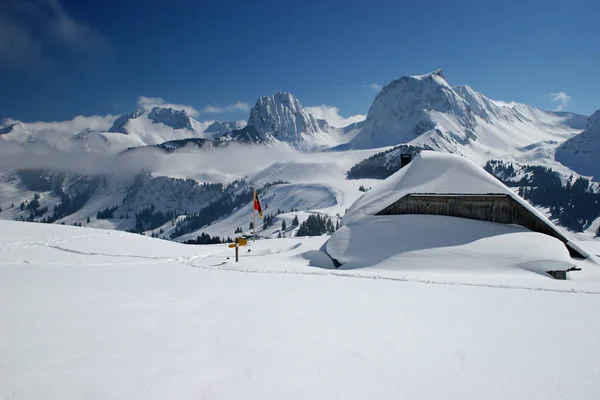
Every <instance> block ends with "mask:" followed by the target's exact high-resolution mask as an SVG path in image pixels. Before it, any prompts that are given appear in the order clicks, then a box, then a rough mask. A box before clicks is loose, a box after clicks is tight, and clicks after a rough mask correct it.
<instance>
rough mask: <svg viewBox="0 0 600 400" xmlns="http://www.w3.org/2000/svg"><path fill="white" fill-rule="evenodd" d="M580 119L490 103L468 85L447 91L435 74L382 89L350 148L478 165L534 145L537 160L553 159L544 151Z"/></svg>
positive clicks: (440, 75)
mask: <svg viewBox="0 0 600 400" xmlns="http://www.w3.org/2000/svg"><path fill="white" fill-rule="evenodd" d="M582 118H585V117H583V116H580V115H577V114H571V113H563V114H560V113H553V112H546V111H542V110H538V109H536V108H534V107H531V106H528V105H525V104H518V103H505V102H500V101H494V100H491V99H489V98H487V97H486V96H484V95H483V94H481V93H479V92H476V91H475V90H473V89H472V88H470V87H469V86H454V87H453V86H450V85H449V84H448V82H447V81H446V77H445V75H444V73H443V72H442V71H441V70H437V71H434V72H432V73H430V74H426V75H420V76H404V77H402V78H399V79H396V80H394V81H392V82H390V83H389V84H387V85H385V87H384V88H383V89H382V90H381V91H380V92H379V93H378V94H377V96H376V97H375V100H374V101H373V104H372V105H371V107H370V108H369V112H368V114H367V119H366V120H365V122H364V125H363V126H362V128H361V129H360V130H359V132H358V133H357V134H356V136H355V137H354V139H353V140H352V141H350V143H349V144H348V147H351V148H376V147H383V146H391V145H396V144H399V143H409V144H413V145H421V146H427V147H430V148H432V149H436V150H440V151H444V152H451V153H459V154H464V155H467V156H468V157H469V158H471V159H473V160H475V161H478V162H482V161H483V160H484V159H486V158H488V159H489V158H491V157H503V156H507V155H508V156H510V157H511V158H513V157H517V158H518V157H519V156H520V155H521V154H522V153H531V151H532V148H530V147H528V146H532V145H534V144H538V146H534V148H535V151H537V152H538V153H540V154H538V156H540V157H546V158H551V157H552V154H551V153H552V151H547V150H551V149H552V148H555V147H556V146H557V145H558V143H560V142H562V141H565V140H566V139H568V138H570V137H572V136H574V135H575V134H577V133H579V130H578V129H577V126H580V124H581V119H582ZM540 148H541V150H540ZM542 150H543V151H542ZM545 151H547V154H541V153H544V152H545Z"/></svg>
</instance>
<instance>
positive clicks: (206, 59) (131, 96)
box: [0, 0, 600, 121]
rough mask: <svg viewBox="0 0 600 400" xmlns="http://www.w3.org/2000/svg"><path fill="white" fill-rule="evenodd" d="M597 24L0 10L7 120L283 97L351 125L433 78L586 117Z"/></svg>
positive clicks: (72, 2) (183, 7) (443, 7)
mask: <svg viewBox="0 0 600 400" xmlns="http://www.w3.org/2000/svg"><path fill="white" fill-rule="evenodd" d="M599 14H600V2H598V1H597V0H583V1H576V0H574V1H568V2H567V1H560V2H559V1H556V2H555V1H552V0H546V1H523V0H521V1H512V0H508V1H501V2H499V1H494V2H488V1H462V2H461V1H452V2H449V1H419V2H417V1H412V2H404V1H374V0H373V1H368V2H366V1H360V2H359V1H328V0H318V1H312V0H304V1H250V0H248V1H242V0H239V1H228V0H221V1H215V2H207V1H192V0H187V1H177V0H172V1H168V0H150V1H148V2H142V1H129V2H127V1H125V0H104V1H95V0H89V1H81V0H0V119H3V118H8V117H10V118H15V119H19V120H23V121H33V120H64V119H71V118H73V117H74V116H75V115H80V114H81V115H92V114H100V115H104V114H117V113H122V112H127V111H130V110H132V109H134V108H135V107H136V106H137V104H138V103H139V102H140V101H141V102H142V103H143V102H146V103H151V102H160V101H164V102H168V103H173V104H185V105H187V106H189V107H190V109H191V110H194V111H196V112H197V115H198V119H200V120H207V119H222V120H229V119H246V118H247V115H248V107H250V106H252V105H253V103H254V102H255V101H256V99H257V98H258V97H259V96H261V95H269V94H273V93H274V92H276V91H289V92H291V93H293V94H294V95H296V96H297V97H298V98H299V99H300V101H301V102H302V103H303V105H305V106H319V105H326V106H328V107H337V108H338V109H339V113H341V115H343V116H344V117H350V116H353V115H356V114H366V113H367V110H368V107H369V105H370V104H371V102H372V100H373V97H374V96H375V94H376V87H377V86H378V85H383V84H385V83H387V82H389V81H391V80H393V79H395V78H398V77H400V76H402V75H417V74H424V73H427V72H430V71H432V70H435V69H438V68H442V69H443V70H444V73H445V75H446V78H447V80H448V82H449V83H450V84H452V85H457V84H467V85H469V86H471V87H473V88H474V89H475V90H478V91H480V92H482V93H484V94H485V95H487V96H488V97H491V98H493V99H498V100H514V101H518V102H523V103H527V104H531V105H533V106H536V107H539V108H542V109H565V110H568V111H574V112H579V113H583V114H588V115H589V114H591V113H592V112H593V111H594V110H596V109H598V108H600V79H599V78H598V71H599V68H600V30H598V23H599V22H598V21H599V19H598V15H599ZM141 96H144V98H140V97H141ZM159 98H160V99H159ZM161 99H163V100H161ZM326 110H328V111H332V110H333V111H332V112H333V113H335V110H334V109H330V108H328V109H326Z"/></svg>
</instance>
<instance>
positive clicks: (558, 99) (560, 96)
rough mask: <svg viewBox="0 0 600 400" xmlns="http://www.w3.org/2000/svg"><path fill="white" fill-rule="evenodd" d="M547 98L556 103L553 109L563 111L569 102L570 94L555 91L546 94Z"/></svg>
mask: <svg viewBox="0 0 600 400" xmlns="http://www.w3.org/2000/svg"><path fill="white" fill-rule="evenodd" d="M547 97H548V99H549V100H550V101H551V102H552V103H554V104H556V106H555V107H554V111H564V110H565V109H566V108H567V106H568V105H569V103H570V102H571V100H572V99H571V96H569V95H568V94H566V93H565V92H557V93H550V94H548V96H547Z"/></svg>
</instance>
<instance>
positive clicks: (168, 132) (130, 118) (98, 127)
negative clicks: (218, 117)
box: [0, 107, 246, 153]
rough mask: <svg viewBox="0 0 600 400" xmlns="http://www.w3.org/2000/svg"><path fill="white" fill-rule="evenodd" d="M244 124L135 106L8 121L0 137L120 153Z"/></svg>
mask: <svg viewBox="0 0 600 400" xmlns="http://www.w3.org/2000/svg"><path fill="white" fill-rule="evenodd" d="M245 125H246V122H245V121H233V122H227V121H224V122H221V121H214V120H209V121H205V122H201V121H198V120H196V119H194V118H192V117H191V116H190V115H189V114H188V113H187V112H186V111H185V110H178V109H173V108H170V107H153V108H150V109H144V108H137V109H135V110H134V111H131V112H128V113H125V114H122V115H120V116H107V117H99V116H92V117H76V118H75V119H74V120H73V121H62V122H30V123H29V122H28V123H25V122H20V121H12V120H9V121H5V122H4V126H2V125H0V140H4V141H8V142H11V143H18V144H22V145H30V144H32V143H36V145H38V146H46V147H49V148H52V149H59V150H61V151H86V152H101V153H104V152H109V153H119V152H121V151H123V150H125V149H128V148H134V147H144V146H154V145H159V144H162V143H165V142H169V141H177V140H188V139H200V138H201V139H212V138H215V137H219V136H222V135H224V134H226V133H228V132H231V131H233V130H236V129H241V128H243V127H244V126H245Z"/></svg>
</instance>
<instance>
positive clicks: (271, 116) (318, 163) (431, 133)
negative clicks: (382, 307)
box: [0, 70, 600, 237]
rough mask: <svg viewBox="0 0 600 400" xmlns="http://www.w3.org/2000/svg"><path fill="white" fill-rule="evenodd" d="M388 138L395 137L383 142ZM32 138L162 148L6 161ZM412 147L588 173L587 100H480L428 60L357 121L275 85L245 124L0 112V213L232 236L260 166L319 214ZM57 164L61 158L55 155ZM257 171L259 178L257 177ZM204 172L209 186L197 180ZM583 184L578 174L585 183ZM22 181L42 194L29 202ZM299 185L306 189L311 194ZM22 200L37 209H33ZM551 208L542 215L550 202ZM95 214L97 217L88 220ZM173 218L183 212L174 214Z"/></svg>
mask: <svg viewBox="0 0 600 400" xmlns="http://www.w3.org/2000/svg"><path fill="white" fill-rule="evenodd" d="M232 144H244V145H250V146H246V147H251V148H252V149H255V148H256V149H262V150H261V151H262V152H260V153H259V154H260V155H259V157H261V158H263V157H265V155H267V154H269V152H272V153H277V154H279V153H280V151H281V150H280V146H281V145H284V146H289V147H291V148H293V149H296V150H298V151H299V154H301V155H302V158H301V159H302V161H298V160H296V159H294V160H293V161H287V162H286V161H282V160H277V163H275V164H272V165H271V166H270V167H269V168H267V169H264V168H265V165H263V166H262V167H261V168H263V169H260V168H259V167H256V166H255V165H262V164H261V162H262V160H256V159H252V156H248V159H243V160H242V159H238V158H239V157H240V156H239V154H238V153H231V154H229V153H227V152H228V151H229V150H228V149H229V148H228V146H230V145H232ZM400 144H402V145H403V146H401V147H397V146H398V145H400ZM394 146H396V147H394ZM289 147H288V148H289ZM392 147H394V149H392ZM207 148H211V149H215V148H218V149H221V150H222V149H224V148H225V149H224V150H223V152H222V153H219V154H221V157H220V158H217V159H215V160H213V159H211V160H213V161H211V163H210V164H209V165H204V167H203V168H201V169H200V170H197V169H196V168H194V167H192V166H190V167H189V168H187V169H185V168H183V169H182V168H180V169H179V170H177V171H176V172H172V170H170V169H169V168H168V163H169V162H172V161H173V160H175V158H173V157H179V155H178V154H179V152H182V151H183V150H185V153H186V154H190V151H191V154H192V157H198V158H202V157H203V155H204V154H207V153H203V151H204V150H205V149H207ZM40 149H44V150H45V151H46V150H48V149H50V150H52V151H58V152H59V158H66V159H67V160H68V155H69V154H77V155H79V156H80V157H79V161H80V162H81V155H83V156H84V159H83V160H84V162H87V159H86V158H85V157H88V155H89V156H90V157H91V156H92V155H98V154H102V155H109V156H110V157H113V155H118V157H117V158H115V159H114V160H113V159H110V160H109V161H106V160H103V159H101V160H100V161H99V162H98V163H97V164H99V165H101V164H102V163H113V162H115V163H116V162H117V161H118V163H116V165H117V166H130V165H136V164H138V163H139V162H140V160H144V161H145V160H151V159H153V158H155V157H154V156H155V155H156V154H157V153H155V152H158V154H161V155H166V157H167V159H166V160H164V163H167V164H164V163H163V164H164V165H163V164H160V165H161V166H162V168H160V170H148V165H153V164H152V163H147V162H144V163H142V165H143V166H144V167H143V168H142V169H143V170H144V172H143V173H142V174H141V175H135V173H132V171H134V172H135V168H133V167H131V168H128V169H127V170H128V171H129V172H126V171H123V176H107V175H106V174H107V172H106V170H107V168H105V166H103V169H102V171H99V172H98V174H96V175H100V178H98V177H94V176H93V175H95V174H93V173H90V172H93V171H94V169H93V168H94V167H93V166H94V165H96V164H92V163H91V162H90V163H89V166H88V167H87V168H86V172H85V173H82V172H80V171H78V170H77V168H71V170H70V171H69V172H67V173H66V174H65V173H63V172H62V171H58V170H54V171H49V170H48V168H50V169H52V168H54V167H51V166H49V167H47V168H42V167H40V166H38V167H36V168H37V169H36V170H35V171H31V170H29V172H25V173H24V172H23V167H22V166H20V167H16V166H12V165H7V162H6V160H8V159H9V158H8V157H7V156H13V158H11V159H15V158H16V159H18V158H19V157H18V156H17V157H14V154H15V152H17V153H18V152H19V151H20V152H21V153H22V154H23V157H20V158H22V159H31V160H34V159H35V156H33V154H46V152H44V151H42V152H40ZM271 149H272V150H271ZM421 149H432V150H436V151H441V152H448V153H455V154H461V155H464V156H466V157H468V158H470V159H472V160H473V161H475V162H477V163H478V164H480V165H482V166H483V165H486V163H487V162H488V161H489V160H502V161H504V162H507V163H515V165H518V166H520V167H519V168H520V169H519V171H535V169H528V168H527V167H525V166H527V165H541V166H544V167H551V168H552V171H556V173H557V174H560V176H562V177H563V178H564V177H568V176H569V175H570V174H580V175H586V176H593V177H596V178H594V180H595V181H598V177H600V111H597V112H595V113H594V114H593V115H592V116H591V117H589V118H588V116H584V115H579V114H574V113H568V112H552V111H543V110H539V109H537V108H534V107H531V106H528V105H525V104H519V103H514V102H510V103H508V102H502V101H496V100H491V99H489V98H488V97H486V96H485V95H483V94H481V93H479V92H476V91H475V90H473V89H472V88H470V87H469V86H451V85H450V84H448V82H447V80H446V77H445V75H444V73H443V72H442V71H441V70H437V71H434V72H432V73H429V74H425V75H420V76H404V77H401V78H399V79H396V80H394V81H392V82H390V83H388V84H387V85H385V86H384V87H383V88H382V89H381V91H380V92H379V93H378V94H377V95H376V97H375V99H374V101H373V103H372V105H371V107H370V108H369V110H368V113H367V117H366V120H364V121H361V122H356V123H353V124H351V125H349V126H346V127H333V126H331V125H330V124H329V123H328V122H327V121H325V120H323V119H318V118H315V117H314V116H313V115H311V114H310V113H309V112H308V111H307V109H305V108H304V107H303V106H302V104H301V103H300V101H299V100H298V99H297V98H296V97H294V96H293V95H292V94H290V93H286V92H278V93H275V94H273V95H271V96H263V97H261V98H259V99H258V100H257V101H256V103H255V104H254V106H253V107H252V108H251V110H250V114H249V117H248V120H247V121H203V122H202V121H198V120H197V119H195V118H193V117H192V116H190V115H189V114H188V113H187V112H186V111H185V110H183V109H174V108H170V107H152V108H138V109H136V110H133V111H132V112H129V113H126V114H123V115H120V116H107V117H99V116H93V117H76V118H75V119H74V120H73V121H65V122H34V123H23V122H19V121H13V120H9V121H5V123H3V124H2V125H0V157H3V158H4V160H2V161H4V164H3V165H1V166H0V207H1V208H2V209H4V211H0V218H8V219H28V220H34V221H44V222H56V223H61V222H66V223H82V222H83V223H86V222H85V221H87V218H88V217H89V218H91V223H92V226H96V227H109V228H113V229H129V230H139V231H145V230H149V229H151V230H153V231H154V230H158V231H163V232H161V233H160V234H159V233H158V232H154V233H155V234H157V235H159V236H160V237H170V236H171V235H173V233H174V232H177V233H178V234H182V235H184V234H188V233H189V234H190V235H196V234H198V232H199V231H190V229H192V228H193V229H200V230H201V229H213V230H212V231H211V234H213V233H216V234H219V235H220V234H221V231H220V230H219V229H221V228H218V229H217V228H214V224H215V223H216V224H217V225H218V226H227V229H226V230H224V231H223V234H233V233H234V232H233V229H235V230H236V231H238V230H239V229H238V228H239V227H240V225H238V224H241V223H240V222H235V224H236V225H235V226H234V225H232V224H234V222H231V221H233V220H235V221H241V220H242V219H243V218H245V217H244V215H245V214H244V213H245V212H246V211H245V209H242V208H240V207H242V205H243V204H244V202H245V201H246V199H245V197H244V196H247V194H248V193H250V192H251V187H252V186H254V185H257V182H258V181H256V182H253V181H252V176H255V177H261V178H260V187H264V188H265V189H264V190H265V191H266V193H267V194H269V196H271V197H268V198H272V203H273V204H274V205H275V204H279V205H281V207H284V206H285V207H287V208H290V209H297V208H298V206H297V205H299V204H302V205H303V206H305V207H307V208H306V209H304V210H302V211H305V212H312V211H314V210H313V209H312V208H311V207H324V205H327V206H328V207H330V208H327V210H326V211H325V212H327V213H329V215H337V214H338V213H340V212H342V213H343V209H344V208H345V207H348V206H349V204H348V202H349V201H350V200H351V199H355V198H356V196H357V195H358V194H357V193H354V191H353V190H350V191H348V190H349V189H348V188H349V187H350V186H351V185H355V183H354V182H355V181H350V180H348V179H347V178H353V179H359V180H360V179H367V180H366V181H356V185H361V186H363V188H366V187H369V185H371V184H372V179H381V178H384V177H386V176H389V175H390V174H391V173H393V172H395V171H397V169H398V168H399V155H400V153H401V152H406V151H408V152H411V153H414V152H418V151H420V150H421ZM263 150H264V151H263ZM2 151H4V152H5V153H2ZM195 152H198V153H197V154H196V153H195ZM3 154H4V156H3ZM181 157H184V156H183V155H182V156H181ZM267 158H268V157H267ZM186 160H190V161H195V160H196V158H190V159H186ZM310 160H315V161H310ZM231 161H234V162H237V163H242V164H244V169H243V170H244V172H243V173H234V172H231V171H229V170H227V168H224V167H225V166H226V164H229V163H230V162H231ZM186 162H187V161H186ZM183 164H184V166H185V162H184V163H183ZM19 165H23V163H20V164H19ZM25 165H28V164H26V163H25ZM36 165H38V164H36ZM52 165H55V164H52ZM60 165H61V166H62V167H64V166H65V165H66V166H67V167H66V168H67V169H68V165H69V162H68V161H66V162H62V163H60ZM79 165H81V164H79ZM246 165H247V168H246ZM507 165H508V164H507ZM165 166H166V167H165ZM62 167H61V168H62ZM140 168H141V167H140ZM157 168H158V167H157ZM506 168H509V167H506ZM16 170H19V171H16ZM182 171H183V172H182ZM138 172H139V171H138ZM523 173H525V172H523ZM113 174H114V172H113ZM248 174H249V175H250V177H249V178H248V180H246V177H248ZM551 174H554V172H551ZM265 176H268V177H269V178H268V179H267V180H265V179H264V177H265ZM257 179H258V178H257ZM514 179H515V180H517V179H521V176H516V177H514ZM557 179H560V178H559V177H557ZM206 181H210V182H212V183H211V185H215V184H216V185H221V186H211V185H209V186H206V185H203V182H206ZM283 181H286V182H291V183H290V184H289V185H291V186H290V187H280V188H279V189H278V190H275V189H273V188H271V186H270V185H271V184H272V183H273V182H279V183H280V184H281V183H282V182H283ZM216 182H217V183H216ZM231 182H235V184H233V183H231ZM230 185H233V186H230ZM294 185H295V186H294ZM352 187H353V186H352ZM357 188H358V186H357ZM596 188H597V185H596V186H594V185H591V186H590V187H589V190H590V191H593V190H596ZM586 190H587V189H586ZM34 192H36V193H37V192H40V193H42V195H41V197H40V199H39V201H38V199H35V198H34ZM307 193H313V194H312V195H311V196H312V197H311V198H308V197H307V196H308V195H307ZM278 196H279V197H278ZM34 200H35V201H34ZM32 201H34V203H33V204H34V206H31V205H30V204H31V203H30V202H32ZM36 202H39V203H40V206H39V207H35V205H37V204H36ZM214 202H218V203H219V204H216V203H214ZM14 203H16V205H15V204H14ZM21 203H23V206H21ZM213 203H214V204H213ZM44 207H47V208H44ZM7 210H9V211H7ZM556 210H557V208H556V207H555V209H554V211H553V212H554V213H555V214H557V213H559V211H556ZM278 211H282V210H278ZM318 212H322V209H321V208H319V209H318ZM211 213H212V214H211ZM215 213H217V214H218V215H217V214H215ZM208 214H210V215H208ZM192 215H193V218H192ZM278 215H279V214H278ZM302 215H304V214H302ZM557 215H558V214H557ZM96 216H100V217H102V218H99V219H98V220H96V221H95V220H94V218H95V217H96ZM186 216H187V217H186ZM296 216H298V215H296ZM113 217H114V218H113ZM130 218H131V219H130ZM178 218H183V219H184V220H186V219H187V220H188V222H189V221H195V222H194V223H191V222H190V223H183V222H181V221H180V222H179V223H178V222H177V221H178ZM232 218H233V219H232ZM107 221H108V222H107ZM182 221H183V220H182ZM219 221H229V222H219ZM587 221H588V222H586V224H584V227H585V229H586V230H588V229H597V226H596V225H598V224H600V222H598V223H596V222H594V219H593V217H589V218H588V220H587ZM202 224H205V225H206V226H205V225H202ZM219 224H224V225H219ZM594 224H596V225H594ZM230 225H231V226H230ZM580 225H581V224H579V225H577V224H573V226H580ZM184 227H185V228H184ZM211 227H212V228H211ZM232 227H233V229H231V228H232ZM223 229H224V228H223ZM270 229H271V228H270ZM229 230H231V231H232V232H229Z"/></svg>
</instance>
